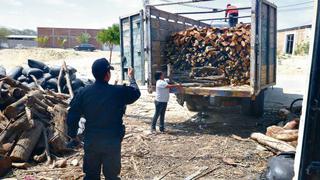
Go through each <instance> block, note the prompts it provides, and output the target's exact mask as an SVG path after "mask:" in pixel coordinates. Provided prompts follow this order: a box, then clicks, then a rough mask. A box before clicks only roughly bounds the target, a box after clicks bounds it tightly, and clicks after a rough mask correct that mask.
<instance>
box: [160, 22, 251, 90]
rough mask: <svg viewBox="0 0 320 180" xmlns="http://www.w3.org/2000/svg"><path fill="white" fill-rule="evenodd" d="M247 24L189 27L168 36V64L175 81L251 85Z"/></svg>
mask: <svg viewBox="0 0 320 180" xmlns="http://www.w3.org/2000/svg"><path fill="white" fill-rule="evenodd" d="M250 30H251V26H250V24H238V25H237V26H236V27H232V28H216V27H206V28H196V27H194V28H190V29H187V30H185V31H181V32H178V33H175V34H173V35H172V36H171V38H170V40H169V42H168V47H167V52H166V55H167V61H168V62H167V63H168V64H170V65H172V69H173V70H172V71H173V72H172V78H173V80H174V81H176V82H184V83H187V82H199V83H206V84H207V86H223V85H233V86H238V85H246V84H247V85H249V84H250Z"/></svg>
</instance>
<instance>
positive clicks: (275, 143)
mask: <svg viewBox="0 0 320 180" xmlns="http://www.w3.org/2000/svg"><path fill="white" fill-rule="evenodd" d="M251 138H252V139H253V140H256V141H257V142H259V143H260V144H262V145H265V146H268V147H271V148H273V149H275V150H277V151H282V152H289V151H295V150H296V148H295V147H293V146H291V145H290V144H288V143H286V142H284V141H280V140H277V139H275V138H272V137H269V136H266V135H264V134H262V133H252V134H251Z"/></svg>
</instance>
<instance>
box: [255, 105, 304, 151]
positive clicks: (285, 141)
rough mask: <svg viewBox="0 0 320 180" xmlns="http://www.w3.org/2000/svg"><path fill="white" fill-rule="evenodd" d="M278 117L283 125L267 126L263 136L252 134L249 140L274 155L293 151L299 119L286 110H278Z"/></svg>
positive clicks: (295, 145) (296, 139)
mask: <svg viewBox="0 0 320 180" xmlns="http://www.w3.org/2000/svg"><path fill="white" fill-rule="evenodd" d="M300 111H301V108H300ZM278 117H279V119H282V120H283V121H284V122H285V123H284V125H272V126H269V127H268V128H267V131H266V133H265V134H262V133H253V134H251V138H252V139H253V140H255V141H257V142H258V143H260V144H261V145H263V146H265V147H266V148H267V149H269V150H271V151H273V152H275V153H277V152H291V151H295V150H296V147H297V141H298V134H299V121H300V118H299V116H297V115H295V114H294V113H292V112H290V111H289V110H287V109H280V111H279V114H278Z"/></svg>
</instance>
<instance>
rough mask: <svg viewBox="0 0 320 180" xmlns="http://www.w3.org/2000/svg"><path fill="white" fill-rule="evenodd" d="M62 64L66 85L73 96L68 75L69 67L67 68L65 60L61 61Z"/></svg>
mask: <svg viewBox="0 0 320 180" xmlns="http://www.w3.org/2000/svg"><path fill="white" fill-rule="evenodd" d="M62 66H63V68H64V71H65V72H66V74H65V78H66V81H67V87H68V90H69V94H70V97H71V98H73V96H74V93H73V90H72V85H71V79H70V75H69V69H68V67H67V64H66V62H65V61H63V65H62Z"/></svg>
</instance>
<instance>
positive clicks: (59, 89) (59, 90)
mask: <svg viewBox="0 0 320 180" xmlns="http://www.w3.org/2000/svg"><path fill="white" fill-rule="evenodd" d="M63 72H64V67H63V66H61V67H60V71H59V76H58V83H57V88H58V93H61V92H62V91H61V86H60V83H61V79H62V76H63Z"/></svg>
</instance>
